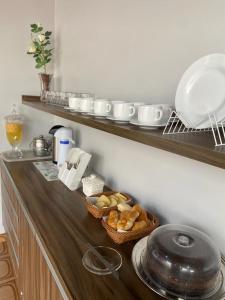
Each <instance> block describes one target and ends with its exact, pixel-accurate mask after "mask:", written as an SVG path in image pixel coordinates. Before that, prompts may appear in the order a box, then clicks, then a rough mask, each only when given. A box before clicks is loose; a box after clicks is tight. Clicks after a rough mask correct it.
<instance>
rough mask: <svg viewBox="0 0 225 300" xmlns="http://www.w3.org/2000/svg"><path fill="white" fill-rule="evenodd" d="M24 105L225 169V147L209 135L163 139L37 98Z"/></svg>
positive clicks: (157, 132)
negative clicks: (66, 109)
mask: <svg viewBox="0 0 225 300" xmlns="http://www.w3.org/2000/svg"><path fill="white" fill-rule="evenodd" d="M22 103H23V104H24V105H28V106H30V107H33V108H35V109H38V110H41V111H44V112H47V113H50V114H53V115H55V116H58V117H61V118H64V119H68V120H71V121H74V122H76V123H80V124H83V125H86V126H89V127H93V128H96V129H98V130H102V131H105V132H108V133H111V134H114V135H117V136H120V137H123V138H126V139H129V140H132V141H135V142H138V143H142V144H145V145H149V146H152V147H155V148H158V149H162V150H166V151H169V152H171V153H175V154H178V155H181V156H184V157H188V158H191V159H194V160H197V161H200V162H203V163H207V164H209V165H213V166H216V167H219V168H222V169H225V147H215V145H214V139H213V136H212V133H210V132H205V133H190V134H176V135H163V134H162V130H143V129H139V128H136V127H135V126H133V125H119V124H116V123H113V122H111V121H109V120H102V119H96V118H94V117H91V116H84V115H81V114H78V113H71V112H68V111H65V110H64V109H63V108H60V107H56V106H52V105H48V104H44V103H43V102H41V101H40V97H38V96H27V95H24V96H22Z"/></svg>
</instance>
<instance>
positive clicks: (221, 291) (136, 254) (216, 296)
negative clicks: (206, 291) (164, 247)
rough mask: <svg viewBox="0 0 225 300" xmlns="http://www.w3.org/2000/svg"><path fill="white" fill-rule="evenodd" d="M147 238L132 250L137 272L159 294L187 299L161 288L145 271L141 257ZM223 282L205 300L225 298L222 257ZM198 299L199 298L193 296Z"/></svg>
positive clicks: (224, 299)
mask: <svg viewBox="0 0 225 300" xmlns="http://www.w3.org/2000/svg"><path fill="white" fill-rule="evenodd" d="M147 240H148V237H144V238H142V239H141V240H140V241H138V242H137V244H136V245H135V246H134V248H133V252H132V263H133V266H134V269H135V272H136V274H137V275H138V277H139V278H140V280H141V281H142V282H143V283H144V284H145V285H147V287H149V288H150V289H151V290H153V291H154V292H155V293H157V294H158V295H160V296H162V297H164V298H166V299H170V300H186V299H187V298H181V297H177V296H174V295H172V294H171V293H168V292H167V291H165V290H163V289H160V288H159V287H158V286H156V284H154V283H153V282H152V281H151V280H150V279H149V278H148V277H147V276H146V274H145V273H144V271H143V268H142V266H141V258H142V256H143V252H144V251H145V249H146V247H147ZM221 266H222V267H221V279H220V280H221V282H220V285H221V287H220V289H219V290H218V292H217V293H216V294H214V295H213V296H211V297H208V298H205V300H225V284H224V278H225V260H224V258H223V257H222V265H221ZM192 299H196V300H198V299H199V298H192Z"/></svg>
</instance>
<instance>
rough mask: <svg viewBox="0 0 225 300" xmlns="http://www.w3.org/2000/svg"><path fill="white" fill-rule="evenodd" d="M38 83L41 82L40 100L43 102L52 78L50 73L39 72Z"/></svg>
mask: <svg viewBox="0 0 225 300" xmlns="http://www.w3.org/2000/svg"><path fill="white" fill-rule="evenodd" d="M39 78H40V83H41V95H40V99H41V101H43V102H45V99H46V97H45V95H46V92H47V91H49V90H50V84H51V80H52V74H46V73H39Z"/></svg>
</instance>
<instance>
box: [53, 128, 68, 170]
mask: <svg viewBox="0 0 225 300" xmlns="http://www.w3.org/2000/svg"><path fill="white" fill-rule="evenodd" d="M60 140H69V141H73V131H72V128H70V127H61V128H59V129H57V130H56V131H55V133H54V135H53V162H54V163H55V164H57V163H58V158H59V147H60Z"/></svg>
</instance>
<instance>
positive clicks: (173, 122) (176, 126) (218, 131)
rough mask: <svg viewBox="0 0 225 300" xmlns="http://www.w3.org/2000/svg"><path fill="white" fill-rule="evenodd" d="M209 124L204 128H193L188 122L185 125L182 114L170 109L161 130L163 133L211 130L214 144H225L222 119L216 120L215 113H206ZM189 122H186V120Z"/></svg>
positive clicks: (224, 128)
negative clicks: (166, 120)
mask: <svg viewBox="0 0 225 300" xmlns="http://www.w3.org/2000/svg"><path fill="white" fill-rule="evenodd" d="M208 118H209V121H210V124H211V126H210V127H208V128H204V129H196V128H193V127H192V126H191V124H190V126H189V127H186V126H185V125H184V124H183V122H182V119H183V120H184V118H183V117H182V114H181V113H179V112H177V111H172V112H171V114H170V117H169V119H168V122H167V124H166V126H165V128H164V130H163V134H187V133H189V134H190V133H196V134H197V133H205V132H212V135H213V138H214V142H215V146H225V122H224V120H222V121H218V120H217V119H216V115H215V114H209V115H208ZM186 123H187V124H189V123H188V122H186Z"/></svg>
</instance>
